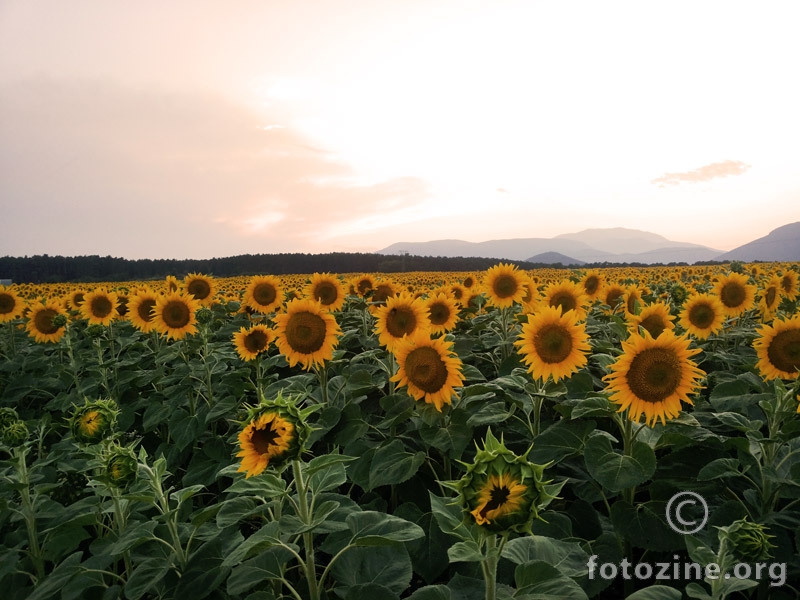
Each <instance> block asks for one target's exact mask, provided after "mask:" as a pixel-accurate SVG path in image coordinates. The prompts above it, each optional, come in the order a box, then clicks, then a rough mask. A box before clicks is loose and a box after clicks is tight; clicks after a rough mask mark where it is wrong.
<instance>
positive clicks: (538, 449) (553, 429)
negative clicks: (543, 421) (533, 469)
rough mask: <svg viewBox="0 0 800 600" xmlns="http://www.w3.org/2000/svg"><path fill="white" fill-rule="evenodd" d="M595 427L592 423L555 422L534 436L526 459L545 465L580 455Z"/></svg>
mask: <svg viewBox="0 0 800 600" xmlns="http://www.w3.org/2000/svg"><path fill="white" fill-rule="evenodd" d="M595 427H596V424H595V422H594V421H563V420H562V421H556V422H555V423H554V424H553V425H551V426H550V427H548V428H547V429H545V430H544V431H543V432H542V433H540V434H539V435H538V436H536V439H535V440H534V442H533V449H532V450H531V452H530V454H528V459H529V460H530V461H531V462H534V463H536V464H539V465H545V464H547V463H549V462H553V463H557V462H559V461H561V460H563V459H565V458H567V457H568V456H573V455H575V454H580V453H581V452H582V451H583V446H584V444H585V442H586V438H587V437H588V436H589V434H590V433H591V432H592V431H593V430H594V428H595Z"/></svg>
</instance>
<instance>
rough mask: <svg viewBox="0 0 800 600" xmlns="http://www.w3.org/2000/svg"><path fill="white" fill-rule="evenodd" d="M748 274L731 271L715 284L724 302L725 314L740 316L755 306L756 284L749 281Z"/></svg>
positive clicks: (719, 296)
mask: <svg viewBox="0 0 800 600" xmlns="http://www.w3.org/2000/svg"><path fill="white" fill-rule="evenodd" d="M748 279H749V278H748V276H747V275H744V274H742V273H735V272H731V273H728V274H727V275H722V276H720V277H719V279H718V280H717V282H716V283H715V284H714V292H715V293H716V294H717V297H718V298H719V299H720V302H722V306H723V307H724V310H725V316H728V317H738V316H739V315H741V314H742V313H744V312H745V311H747V310H749V309H750V308H752V307H753V303H754V302H755V298H756V286H754V285H752V284H749V283H747V282H748Z"/></svg>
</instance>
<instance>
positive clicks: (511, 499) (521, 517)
mask: <svg viewBox="0 0 800 600" xmlns="http://www.w3.org/2000/svg"><path fill="white" fill-rule="evenodd" d="M527 455H528V452H526V453H525V454H523V455H522V456H517V455H516V454H514V453H513V452H512V451H511V450H509V449H508V448H506V447H505V445H504V444H503V442H501V441H498V440H497V439H496V438H495V437H494V436H493V435H492V432H491V430H489V431H487V433H486V439H485V441H484V447H483V450H478V452H477V454H476V455H475V460H474V462H473V463H472V464H469V465H466V467H467V472H466V473H465V474H464V476H463V477H462V478H461V479H460V480H459V481H457V482H455V483H450V484H447V485H448V487H450V488H451V489H455V490H456V491H458V493H459V500H460V502H461V505H462V507H463V509H464V513H465V517H466V518H467V520H472V521H473V522H475V523H476V524H478V525H480V526H481V527H483V528H485V529H486V530H488V531H491V532H493V533H500V532H507V531H516V532H519V533H529V532H530V530H531V525H532V524H533V521H534V520H535V519H537V518H539V512H540V511H541V510H543V509H544V508H545V507H546V506H547V505H548V504H549V503H550V502H551V501H552V500H553V498H555V496H553V495H550V494H549V493H548V491H547V488H546V487H545V486H546V484H547V483H548V482H544V481H542V476H543V474H544V469H545V467H546V466H547V465H537V464H534V463H531V462H528V460H527V458H526V457H527Z"/></svg>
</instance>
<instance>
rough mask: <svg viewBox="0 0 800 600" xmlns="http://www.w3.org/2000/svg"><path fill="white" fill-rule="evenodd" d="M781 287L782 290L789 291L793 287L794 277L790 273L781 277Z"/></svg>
mask: <svg viewBox="0 0 800 600" xmlns="http://www.w3.org/2000/svg"><path fill="white" fill-rule="evenodd" d="M781 287H782V288H783V291H784V292H787V293H791V291H792V290H793V289H794V279H792V277H791V276H790V275H784V276H783V278H782V279H781Z"/></svg>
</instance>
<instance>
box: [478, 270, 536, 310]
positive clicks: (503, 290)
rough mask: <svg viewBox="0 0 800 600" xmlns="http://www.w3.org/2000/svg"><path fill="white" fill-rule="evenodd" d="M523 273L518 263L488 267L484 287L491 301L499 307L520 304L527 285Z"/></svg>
mask: <svg viewBox="0 0 800 600" xmlns="http://www.w3.org/2000/svg"><path fill="white" fill-rule="evenodd" d="M523 284H524V281H523V277H522V273H520V271H519V269H518V268H517V267H516V265H512V264H503V263H500V264H499V265H495V266H494V267H491V268H489V269H487V271H486V274H485V275H484V278H483V289H484V291H485V292H486V295H487V297H488V298H489V302H490V303H491V304H492V305H494V306H496V307H498V308H509V307H511V306H513V305H514V304H519V303H521V302H522V299H523V298H524V297H525V294H526V292H527V289H526V287H525V285H523Z"/></svg>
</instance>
